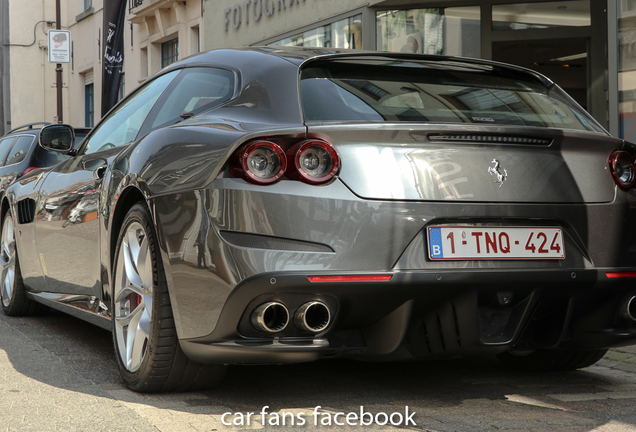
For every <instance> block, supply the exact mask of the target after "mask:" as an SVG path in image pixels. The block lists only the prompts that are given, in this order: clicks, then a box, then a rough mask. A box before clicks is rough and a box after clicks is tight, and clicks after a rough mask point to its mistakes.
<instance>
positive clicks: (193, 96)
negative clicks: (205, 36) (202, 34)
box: [141, 67, 235, 135]
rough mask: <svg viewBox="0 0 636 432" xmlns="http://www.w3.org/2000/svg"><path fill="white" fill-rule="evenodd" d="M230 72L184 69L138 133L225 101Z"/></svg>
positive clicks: (231, 78)
mask: <svg viewBox="0 0 636 432" xmlns="http://www.w3.org/2000/svg"><path fill="white" fill-rule="evenodd" d="M234 82H235V78H234V73H233V72H231V71H229V70H226V69H218V68H210V67H198V68H188V69H184V70H183V71H182V72H181V74H180V75H179V76H178V77H177V79H176V80H175V81H174V83H173V84H172V85H171V86H170V88H169V89H168V91H166V93H165V94H164V95H163V96H162V97H161V100H160V101H159V102H158V103H157V105H156V108H155V109H153V111H152V112H151V113H150V115H149V116H148V120H146V123H145V124H144V126H143V129H142V131H141V134H142V135H144V134H146V133H148V132H150V131H153V130H155V129H159V128H161V127H165V126H170V125H173V124H175V123H177V122H179V121H181V120H184V119H186V118H189V117H192V116H194V115H196V114H198V113H200V112H203V111H207V110H209V109H211V108H214V107H215V106H217V105H220V104H222V103H223V102H225V101H227V100H229V99H230V98H231V97H232V95H233V94H234V85H235V84H234Z"/></svg>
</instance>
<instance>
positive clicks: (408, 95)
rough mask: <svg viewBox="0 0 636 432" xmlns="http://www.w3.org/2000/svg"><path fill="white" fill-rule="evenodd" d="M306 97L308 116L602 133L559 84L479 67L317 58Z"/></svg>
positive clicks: (306, 78)
mask: <svg viewBox="0 0 636 432" xmlns="http://www.w3.org/2000/svg"><path fill="white" fill-rule="evenodd" d="M318 65H320V66H318ZM301 95H302V106H303V113H304V117H305V120H306V121H327V122H328V121H373V122H376V121H384V122H436V123H485V124H493V125H518V126H538V127H548V128H559V129H574V130H582V131H595V132H603V130H602V129H601V128H600V127H598V126H597V125H596V123H595V122H594V120H593V119H592V118H591V117H590V116H589V114H587V113H586V112H585V111H584V110H583V109H581V108H580V107H579V106H577V105H576V103H574V102H572V100H571V99H570V98H569V97H568V96H567V95H566V94H565V93H563V91H561V90H560V89H559V88H558V87H545V86H544V85H543V84H542V83H541V82H539V81H538V80H535V79H533V78H532V77H530V76H527V75H525V74H521V73H516V72H513V71H508V70H498V69H496V68H491V67H488V66H481V65H474V66H473V65H470V64H460V63H452V62H448V63H439V64H438V63H432V62H431V63H426V62H421V63H419V62H408V61H394V62H388V61H387V62H378V61H376V62H373V63H371V62H368V63H364V62H351V63H346V62H330V63H318V64H317V65H316V66H314V67H308V68H306V69H304V70H303V71H302V73H301Z"/></svg>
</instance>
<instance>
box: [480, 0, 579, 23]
mask: <svg viewBox="0 0 636 432" xmlns="http://www.w3.org/2000/svg"><path fill="white" fill-rule="evenodd" d="M590 24H591V19H590V2H589V0H575V1H558V2H540V3H515V4H504V5H494V6H493V7H492V29H493V30H526V29H536V28H550V27H583V26H589V25H590Z"/></svg>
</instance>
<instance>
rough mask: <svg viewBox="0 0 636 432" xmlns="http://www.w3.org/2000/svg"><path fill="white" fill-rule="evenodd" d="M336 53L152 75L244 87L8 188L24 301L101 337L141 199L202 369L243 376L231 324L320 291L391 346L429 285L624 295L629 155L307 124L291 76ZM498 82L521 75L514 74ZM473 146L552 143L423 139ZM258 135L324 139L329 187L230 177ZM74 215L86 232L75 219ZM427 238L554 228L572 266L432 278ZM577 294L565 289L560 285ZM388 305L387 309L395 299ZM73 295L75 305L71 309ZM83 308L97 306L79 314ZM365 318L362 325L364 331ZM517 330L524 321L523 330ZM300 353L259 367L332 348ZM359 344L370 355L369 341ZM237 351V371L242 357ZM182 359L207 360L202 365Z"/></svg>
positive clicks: (269, 55)
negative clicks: (622, 161) (15, 215)
mask: <svg viewBox="0 0 636 432" xmlns="http://www.w3.org/2000/svg"><path fill="white" fill-rule="evenodd" d="M331 54H334V55H344V54H340V53H339V52H337V51H334V52H329V51H322V50H288V51H286V50H278V49H271V50H270V49H263V50H258V49H257V50H254V51H250V50H219V51H213V52H209V53H204V54H200V55H196V56H193V57H191V58H189V59H186V60H184V61H183V62H181V63H180V64H178V65H176V66H174V67H172V68H169V69H167V70H166V71H164V72H162V73H167V72H169V71H170V70H172V69H174V68H179V67H190V66H201V65H211V66H217V67H225V68H232V69H233V70H237V71H239V80H240V81H239V82H240V85H239V91H238V92H237V95H236V97H235V98H234V99H232V100H230V101H228V102H227V103H225V104H223V105H222V106H220V107H217V108H215V109H213V110H211V111H209V112H207V113H203V114H201V115H199V116H196V117H194V118H192V119H189V120H185V121H182V122H180V123H178V124H176V125H174V126H172V127H168V128H164V129H159V130H156V131H154V132H151V133H149V134H148V135H146V136H143V137H138V139H137V140H136V141H135V142H133V143H132V144H130V145H128V146H122V147H119V148H115V149H111V150H107V151H105V152H98V153H95V154H93V155H85V156H82V155H81V154H80V156H75V157H74V158H71V159H69V160H68V161H67V162H65V163H63V164H60V165H58V166H57V167H56V168H55V169H53V170H51V171H49V172H45V173H41V175H37V176H27V177H26V178H24V179H22V180H21V181H20V182H19V184H17V185H16V186H14V187H12V188H11V190H10V194H9V196H8V199H7V200H6V201H5V202H4V205H5V207H8V206H11V208H12V209H13V211H14V212H15V211H17V205H16V204H17V202H18V201H21V200H24V199H33V200H34V201H35V202H36V214H35V221H34V223H26V224H23V225H22V226H21V231H20V234H19V236H18V245H19V254H20V258H21V261H22V262H23V263H25V267H24V268H23V275H24V277H25V282H26V283H27V284H28V285H29V287H30V288H31V289H32V290H33V293H34V297H35V298H40V299H42V298H44V299H46V302H47V303H48V304H53V305H55V302H59V303H64V308H67V307H74V308H75V309H76V312H77V314H79V315H87V314H88V316H94V315H99V316H100V317H101V318H100V319H99V320H98V321H99V322H102V323H103V319H107V317H108V316H109V312H108V310H107V309H108V307H109V305H110V284H111V282H110V277H111V276H110V275H111V273H112V268H111V266H112V259H113V253H114V242H115V239H116V237H117V235H118V229H119V225H118V223H120V222H121V219H122V218H123V216H124V215H125V213H126V212H127V210H128V209H129V208H130V206H131V203H132V202H135V201H138V200H144V201H146V202H147V204H148V206H149V208H150V210H151V213H152V215H153V218H154V220H155V224H156V229H157V234H158V238H159V242H160V246H161V258H162V260H163V262H164V265H165V270H166V278H167V281H168V285H169V288H170V296H171V301H172V306H173V309H174V312H175V320H176V323H177V331H178V335H179V338H180V339H182V340H184V341H185V340H193V341H192V343H195V344H199V341H198V340H197V339H201V342H200V343H201V344H203V345H205V344H208V345H209V346H210V350H211V351H214V350H215V349H216V351H215V353H216V354H214V355H210V357H208V360H210V361H213V360H216V361H220V360H219V359H223V361H239V362H240V361H242V360H237V359H239V358H240V356H241V349H240V344H238V345H237V344H236V343H235V342H234V341H235V340H241V338H242V337H243V336H241V335H239V334H237V325H238V323H239V320H240V319H241V316H242V314H243V313H244V310H245V309H246V308H247V307H248V305H249V304H251V302H253V301H256V300H255V299H259V298H261V296H277V295H291V294H294V293H302V295H307V294H311V293H313V294H316V293H315V291H316V290H324V291H321V293H322V294H324V295H326V296H330V298H333V299H335V300H334V301H335V302H336V303H337V304H338V308H342V310H343V311H345V312H346V311H349V312H350V315H347V314H346V313H345V312H340V309H338V311H339V315H337V319H340V320H341V323H346V325H347V326H353V327H354V328H355V327H356V326H357V327H366V326H369V325H371V324H372V323H373V322H374V321H377V320H380V319H383V317H389V316H393V317H397V318H387V319H389V320H395V321H396V322H400V323H401V324H400V325H399V326H398V327H400V328H401V330H400V331H401V332H402V333H403V332H404V331H405V329H404V328H405V326H406V325H407V324H406V323H407V322H408V320H407V319H405V318H404V317H407V316H410V315H409V314H411V311H412V313H414V314H415V313H416V311H419V313H423V312H422V311H423V310H425V306H423V305H422V304H420V303H419V302H422V303H426V302H425V301H424V300H423V299H424V297H425V296H426V295H429V296H433V297H434V298H435V302H438V303H439V302H441V301H442V300H440V298H443V291H442V292H438V291H436V288H437V286H436V285H433V284H434V283H435V282H434V281H435V280H436V279H435V278H436V275H437V273H438V272H439V271H446V272H449V273H450V274H455V273H457V274H458V275H459V274H461V273H462V271H469V272H470V273H469V274H470V275H471V277H474V275H475V274H477V275H478V276H479V277H478V278H476V279H475V280H479V284H478V286H479V287H480V288H479V289H486V288H484V287H485V286H487V278H488V275H489V274H490V272H495V273H497V274H498V275H499V276H498V277H499V279H500V280H501V281H502V282H501V285H494V286H493V287H489V288H487V289H488V290H490V289H492V290H496V289H509V288H508V287H509V284H510V283H512V282H514V281H516V280H517V279H516V278H518V276H514V274H515V273H523V274H524V275H526V274H530V275H536V277H537V282H536V283H534V282H533V283H534V284H530V283H529V282H528V283H526V284H525V285H524V287H523V296H526V297H528V298H537V296H538V294H533V291H532V290H534V289H536V288H537V287H540V286H542V284H545V283H549V281H550V278H552V277H553V275H558V276H555V280H561V279H560V278H567V277H570V275H571V274H573V273H576V272H587V273H586V275H587V276H586V278H583V280H584V281H585V284H586V285H585V287H586V288H590V289H592V291H594V290H596V291H597V292H600V289H601V288H603V289H605V290H606V291H603V295H606V294H607V295H608V296H609V287H614V288H616V287H618V288H617V292H618V293H619V294H617V295H618V296H619V297H620V296H622V295H623V293H624V292H625V291H626V290H628V289H630V288H629V287H628V284H625V283H622V284H621V283H614V282H613V283H612V284H610V283H609V282H607V281H605V280H601V279H599V278H600V277H601V275H602V274H603V271H604V270H605V269H622V270H632V271H633V269H634V268H636V265H634V260H633V254H634V250H636V248H635V245H636V233H634V229H633V227H632V225H633V224H632V223H630V221H632V220H633V217H634V214H633V208H634V195H633V193H632V192H630V193H625V192H622V191H618V190H617V188H616V186H615V185H614V183H613V181H612V179H611V177H610V175H609V173H608V171H607V158H608V157H609V154H610V153H611V151H613V150H615V149H617V148H621V147H623V146H626V148H627V149H628V150H629V151H631V152H634V149H633V148H632V147H631V145H627V144H624V143H623V142H622V141H620V140H616V139H613V138H610V137H608V136H606V135H603V134H592V133H579V132H568V131H555V130H545V129H539V128H513V127H501V126H482V125H479V126H470V125H469V126H464V125H423V124H399V125H396V124H383V125H376V124H372V125H369V124H366V125H363V124H357V125H350V124H340V125H339V124H332V125H315V124H310V125H305V124H303V122H302V115H301V110H300V103H299V94H298V74H299V66H301V65H302V64H303V62H305V61H312V60H311V59H312V58H313V56H315V55H331ZM366 55H367V56H368V55H369V54H366ZM373 55H375V56H378V57H388V56H391V55H389V54H384V55H380V54H377V53H374V54H373ZM395 57H396V58H402V57H403V56H401V55H397V54H396V55H395ZM404 58H409V57H404ZM440 61H442V60H440ZM478 63H479V64H482V65H490V66H492V67H500V66H499V65H497V64H494V63H488V62H483V61H479V62H478ZM510 70H512V71H515V73H523V71H520V69H519V68H514V67H513V68H510ZM532 74H533V76H535V77H536V79H537V80H540V81H542V82H544V83H546V84H548V85H551V83H550V82H549V80H547V79H545V78H542V77H538V76H537V75H536V74H534V73H532ZM467 130H468V131H471V132H480V133H492V134H502V133H506V134H514V135H525V134H532V135H533V136H534V135H538V136H546V137H551V138H553V139H554V142H553V144H552V145H551V146H550V147H531V146H519V145H499V144H498V145H487V144H483V143H476V142H468V143H450V144H448V145H442V144H440V143H432V142H430V140H429V139H428V134H430V133H440V132H446V131H451V132H452V131H467ZM260 136H276V137H278V138H280V139H283V140H288V141H290V142H296V141H300V140H303V139H305V138H306V137H320V138H324V139H327V140H328V141H330V142H332V143H333V144H334V146H335V147H336V149H337V151H338V152H339V153H340V156H341V158H342V168H341V171H340V173H339V178H337V179H336V180H335V181H333V182H331V183H329V184H326V185H322V186H310V185H307V184H305V183H301V182H299V181H292V180H283V181H280V182H279V183H276V184H274V185H270V186H257V185H253V184H249V183H247V182H245V181H244V180H241V179H238V178H234V177H233V176H232V175H231V174H230V172H229V171H228V170H227V169H226V161H227V160H228V158H229V157H230V155H231V154H232V153H233V152H234V151H235V150H236V149H237V148H238V147H239V146H240V145H241V144H242V143H244V142H246V141H249V140H250V139H252V138H256V137H260ZM494 158H498V159H501V162H502V164H504V166H505V167H507V169H508V170H509V179H508V180H507V181H506V182H505V183H504V185H503V186H502V187H499V186H498V185H497V184H495V183H494V182H493V179H492V177H491V176H490V175H489V174H488V171H487V170H488V167H489V165H490V162H491V160H492V159H494ZM387 161H388V162H387ZM104 163H106V164H107V166H108V168H107V170H106V172H105V174H104V176H103V177H99V178H96V177H95V172H96V169H97V168H98V167H100V166H102V165H103V164H104ZM437 164H440V165H437ZM427 167H428V168H431V169H432V171H431V170H429V169H428V168H427ZM436 168H437V171H435V169H436ZM449 173H450V174H449ZM77 191H80V192H82V193H81V194H78V193H77ZM71 192H74V193H71ZM73 195H75V196H73ZM77 214H79V215H90V216H89V217H77V216H73V215H77ZM432 223H454V224H469V223H475V224H483V225H487V226H488V225H531V226H535V225H536V226H544V225H554V224H556V225H559V226H562V227H563V229H564V231H565V241H566V244H565V247H566V250H567V256H566V259H565V260H560V261H549V262H546V261H531V260H528V261H479V262H476V261H446V262H431V261H430V260H428V258H427V254H426V249H425V246H426V245H425V234H424V232H425V231H424V229H425V227H426V226H427V225H429V224H432ZM221 231H230V232H240V233H245V234H252V235H261V236H271V237H274V238H276V240H277V241H279V242H282V241H285V240H286V239H289V240H293V241H295V242H306V245H307V249H309V251H308V250H305V249H303V250H294V249H293V246H292V245H291V243H290V246H289V248H288V249H285V250H276V249H266V248H259V247H253V248H249V247H245V246H242V245H237V244H232V243H231V242H230V241H228V240H227V239H224V238H223V237H222V235H221V234H220V232H221ZM201 232H203V233H204V235H205V238H206V241H207V247H206V250H205V251H204V254H205V257H206V262H207V263H208V266H207V268H197V255H198V251H197V248H196V247H195V246H194V242H195V240H196V239H197V237H198V235H199V234H200V233H201ZM315 244H318V245H322V246H324V248H323V250H321V251H311V247H310V245H315ZM325 249H330V250H331V251H332V252H331V251H325ZM69 267H72V269H73V272H72V273H69V272H68V269H69ZM332 272H333V273H354V274H358V273H362V274H364V273H369V272H371V273H377V272H380V273H384V272H387V273H392V274H396V278H397V276H398V275H400V274H401V272H403V273H404V274H406V273H408V272H414V273H415V276H413V280H417V278H423V279H425V280H428V279H429V278H430V279H431V285H427V287H428V288H429V289H427V290H424V291H422V290H419V289H418V287H417V285H416V284H414V283H413V282H409V280H408V277H407V276H404V277H405V278H406V279H405V280H404V281H403V283H402V285H399V284H398V285H390V288H388V289H385V290H382V288H381V287H382V285H377V284H376V285H372V286H371V285H370V286H368V287H366V286H364V285H350V286H340V285H338V286H336V288H334V286H331V287H329V288H322V287H317V286H309V285H306V284H307V281H306V276H307V275H311V274H331V273H332ZM480 272H481V273H480ZM270 275H272V276H271V277H270ZM502 275H503V276H502ZM506 275H507V276H506ZM594 275H599V276H594ZM467 277H468V276H466V278H467ZM506 277H507V279H506ZM479 278H481V279H479ZM595 278H596V279H595ZM397 279H399V278H397ZM572 279H574V278H572ZM274 280H276V281H280V282H272V281H274ZM444 280H446V279H444ZM467 280H468V279H466V280H464V281H462V282H461V284H460V283H458V284H457V286H455V287H452V290H458V291H457V295H458V296H459V297H462V298H463V297H464V296H467V297H470V298H471V299H472V297H471V296H476V295H477V294H475V293H472V294H466V291H468V290H470V289H473V288H471V286H470V283H468V282H467ZM579 280H581V279H579ZM284 281H289V282H284ZM575 282H576V281H574V280H571V281H569V285H568V286H570V285H574V284H575ZM427 283H428V282H427ZM476 286H477V285H476ZM367 289H368V292H367ZM475 289H476V288H475ZM312 290H313V291H312ZM452 290H451V291H452ZM460 291H461V292H460ZM394 292H395V293H397V292H399V295H396V296H395V299H392V295H393V293H394ZM453 292H454V291H453ZM38 293H39V294H38ZM367 293H368V298H366V297H365V296H366V295H367ZM68 294H73V295H74V296H75V297H74V298H73V300H74V301H73V302H71V301H69V300H68V297H67V295H68ZM460 294H461V295H460ZM409 295H410V296H411V298H417V299H418V301H417V302H413V304H412V305H410V306H408V307H406V306H405V307H404V308H403V309H402V305H404V304H407V303H408V302H409V301H410V297H409ZM533 296H534V297H533ZM42 301H44V300H42ZM532 301H535V300H532ZM617 301H618V300H616V302H617ZM356 302H360V304H359V305H356V304H355V303H356ZM374 302H375V303H374ZM475 302H477V300H476V299H472V300H470V301H469V300H467V301H466V302H465V303H462V304H466V305H470V304H474V303H475ZM527 302H530V300H527ZM527 302H525V300H524V302H520V303H519V308H521V309H524V308H526V306H527V305H528V304H530V303H527ZM612 302H615V301H614V299H612V300H611V302H610V303H612ZM95 304H97V305H98V307H92V308H91V307H87V306H86V305H95ZM409 304H410V303H409ZM612 304H614V303H612ZM362 305H365V306H368V307H369V308H370V309H368V311H369V312H368V313H367V314H366V315H365V312H364V309H363V308H362ZM466 307H468V306H466ZM407 309H408V313H407V312H405V311H406V310H407ZM524 310H525V309H524ZM396 311H397V312H396ZM394 313H395V315H392V314H394ZM223 317H229V318H226V319H225V320H224V319H223ZM526 318H527V314H526V313H525V312H524V313H521V315H520V316H519V318H518V319H519V320H520V322H521V320H522V319H526ZM336 322H338V321H336ZM630 331H631V329H630ZM515 334H516V333H515ZM513 336H514V335H511V336H510V338H511V339H510V340H512V338H513ZM380 339H381V338H379V336H378V339H377V340H380ZM310 340H313V341H314V342H313V344H311V343H309V342H307V343H309V345H307V343H306V344H305V345H307V346H306V347H305V348H303V346H302V345H303V344H300V345H298V346H293V347H291V346H290V347H288V348H289V350H288V352H290V353H293V355H291V354H290V356H289V357H284V355H283V357H278V356H275V357H272V358H271V359H270V361H281V362H282V361H296V360H300V359H304V360H308V359H313V358H316V357H317V356H319V355H320V354H322V353H323V352H324V350H325V349H327V347H328V345H325V339H324V335H317V336H316V337H315V338H313V339H310ZM369 340H375V339H374V338H372V337H371V336H369ZM510 340H508V342H510ZM268 343H269V342H268ZM378 343H380V342H378ZM215 344H216V345H215ZM221 345H222V346H221ZM265 345H267V344H265ZM380 345H381V344H380ZM184 346H185V345H184ZM205 346H207V345H205ZM215 347H216V348H215ZM263 349H265V348H263ZM281 350H282V351H283V352H284V349H283V348H281ZM380 351H381V350H380ZM244 352H245V353H246V354H245V355H246V356H247V355H248V354H247V352H248V351H244ZM264 352H265V351H264ZM268 352H270V353H271V352H273V351H272V350H271V349H270V351H268ZM316 352H319V353H318V354H317V353H316ZM189 353H190V354H191V355H192V356H201V359H205V358H206V354H201V352H199V351H198V348H197V349H192V350H190V351H189ZM252 354H254V356H253V357H250V358H251V360H250V361H254V362H262V361H266V360H264V358H265V357H263V353H261V352H257V351H254V352H253V353H252ZM202 361H203V360H202ZM246 361H247V360H246Z"/></svg>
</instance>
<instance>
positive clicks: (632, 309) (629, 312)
mask: <svg viewBox="0 0 636 432" xmlns="http://www.w3.org/2000/svg"><path fill="white" fill-rule="evenodd" d="M620 313H621V316H622V317H623V318H625V319H628V320H631V321H636V296H632V297H630V298H628V299H627V300H625V301H624V302H623V305H622V306H621V309H620Z"/></svg>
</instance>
